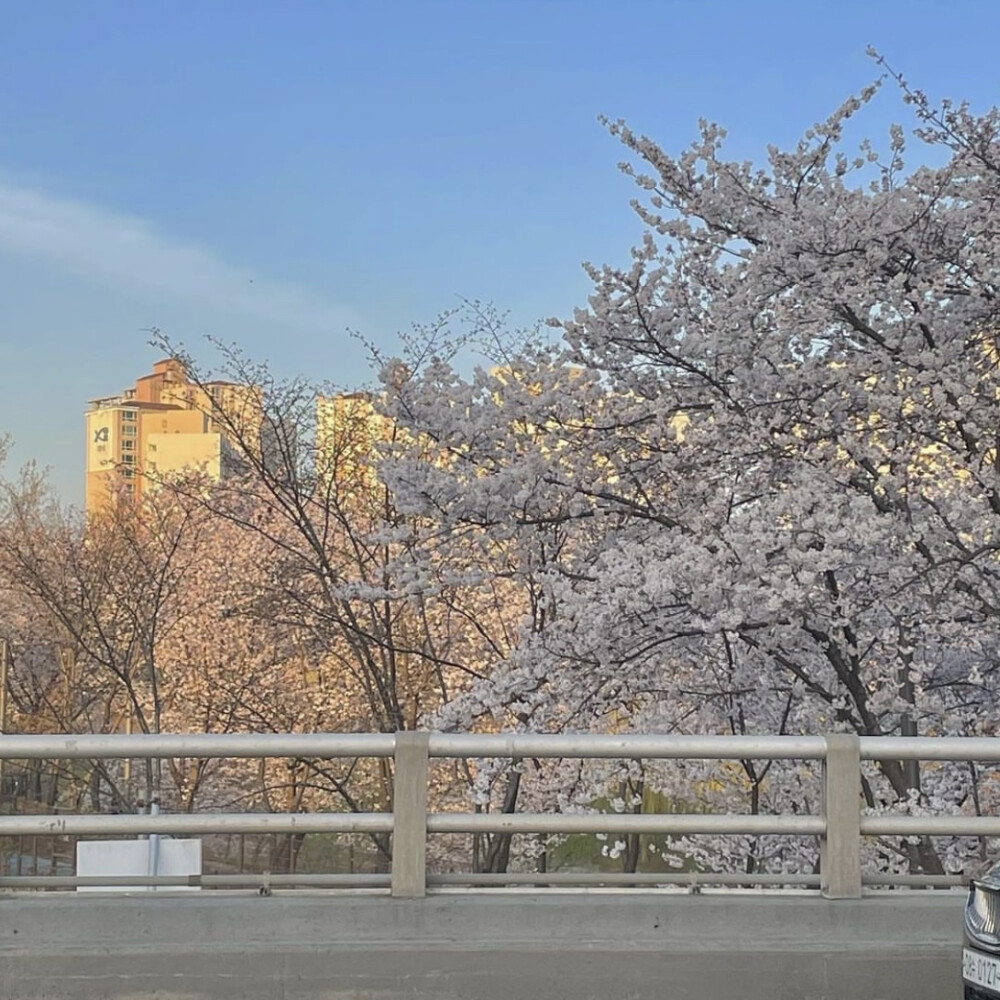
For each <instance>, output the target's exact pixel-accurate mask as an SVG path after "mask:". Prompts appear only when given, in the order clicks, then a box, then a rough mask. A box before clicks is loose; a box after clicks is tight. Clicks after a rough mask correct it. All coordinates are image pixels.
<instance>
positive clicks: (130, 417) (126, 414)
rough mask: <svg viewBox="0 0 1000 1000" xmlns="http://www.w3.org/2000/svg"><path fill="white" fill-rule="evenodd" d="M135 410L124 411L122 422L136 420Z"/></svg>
mask: <svg viewBox="0 0 1000 1000" xmlns="http://www.w3.org/2000/svg"><path fill="white" fill-rule="evenodd" d="M135 418H136V412H135V410H122V420H135Z"/></svg>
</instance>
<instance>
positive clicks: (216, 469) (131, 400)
mask: <svg viewBox="0 0 1000 1000" xmlns="http://www.w3.org/2000/svg"><path fill="white" fill-rule="evenodd" d="M220 410H225V411H226V413H227V414H234V413H239V414H245V415H253V414H257V426H258V428H259V426H260V418H259V407H256V406H254V394H253V392H252V391H251V390H248V389H247V388H246V387H245V386H239V385H236V384H235V383H232V382H209V383H207V384H206V385H205V387H204V388H200V387H199V386H197V385H194V384H193V383H192V382H191V381H190V380H189V379H188V377H187V373H186V372H185V369H184V365H183V363H182V362H181V361H179V360H177V359H176V358H167V359H164V360H162V361H157V362H156V363H155V364H154V365H153V371H152V372H151V373H150V374H148V375H143V376H141V377H140V378H137V379H136V381H135V385H134V386H133V387H132V388H130V389H126V390H125V391H124V392H123V393H121V394H120V395H118V396H106V397H103V398H100V399H94V400H91V402H90V406H89V409H88V410H87V413H86V418H85V419H86V429H87V463H86V498H85V503H86V509H87V512H88V513H94V512H97V511H99V510H100V509H101V507H102V506H103V505H104V504H105V503H107V500H108V497H109V495H110V492H111V490H112V489H114V488H116V487H120V485H121V484H125V485H126V486H127V487H128V488H129V489H131V491H132V492H133V494H134V496H136V497H137V498H138V497H140V496H141V495H142V494H143V492H144V491H145V490H147V489H149V488H150V487H151V486H152V485H153V484H154V483H155V481H156V480H157V479H158V478H159V477H162V476H169V475H172V474H177V473H181V472H191V471H198V472H202V473H204V474H205V475H207V476H209V477H210V478H213V479H220V478H222V477H223V476H225V475H226V473H227V471H228V466H229V465H230V464H231V463H230V462H229V461H228V459H229V456H230V454H231V449H230V446H229V443H228V441H227V439H226V436H225V435H224V434H223V432H222V428H221V426H220V425H219V422H218V420H217V419H213V413H214V414H216V415H218V413H219V411H220Z"/></svg>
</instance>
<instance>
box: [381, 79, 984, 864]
mask: <svg viewBox="0 0 1000 1000" xmlns="http://www.w3.org/2000/svg"><path fill="white" fill-rule="evenodd" d="M886 73H887V75H888V76H889V77H893V74H892V73H891V72H890V71H889V70H886ZM895 81H896V83H897V84H898V85H899V87H900V89H901V93H902V95H903V98H904V101H905V103H906V105H907V106H908V107H909V109H910V110H911V111H913V112H915V115H916V122H915V128H914V129H913V132H912V136H911V137H910V138H909V139H908V138H907V135H906V133H905V131H904V129H903V128H902V127H899V126H894V127H893V128H892V129H891V130H890V133H889V137H888V140H887V143H886V150H885V152H884V153H881V152H877V151H876V145H875V144H871V143H868V142H862V143H861V144H860V146H858V147H857V148H855V149H851V148H849V147H848V145H847V143H846V140H845V138H844V133H845V129H846V128H847V126H848V123H849V122H850V120H851V119H852V118H854V116H855V115H857V114H859V113H860V112H861V111H862V110H863V109H864V107H865V105H866V104H867V103H868V102H870V101H871V100H873V99H874V98H875V97H876V95H877V94H878V92H879V90H880V88H881V86H882V83H883V80H879V81H878V82H877V83H876V84H875V85H873V86H871V87H868V88H865V89H864V90H863V91H862V92H861V94H860V95H859V96H857V97H853V98H850V99H849V100H848V101H847V102H845V103H844V104H843V105H842V106H841V107H840V108H839V109H838V110H837V111H835V112H834V113H833V114H832V115H831V116H830V117H829V118H827V119H825V120H823V121H821V122H819V123H818V124H816V125H815V126H814V127H813V128H811V129H809V130H808V131H807V132H806V134H805V136H804V137H803V139H802V140H801V141H800V142H799V143H798V144H797V145H796V146H795V147H794V148H792V149H790V150H781V149H778V148H776V147H772V148H770V149H769V150H768V154H767V160H766V163H765V164H764V165H762V166H756V165H754V164H751V163H747V162H737V161H731V160H727V159H726V158H725V156H724V152H723V141H724V138H725V132H724V130H723V129H721V128H720V127H718V126H716V125H713V124H710V123H707V122H703V123H702V125H701V128H700V135H699V138H698V139H697V141H696V142H695V143H694V144H693V145H692V146H691V147H690V148H689V149H687V150H685V151H684V152H682V153H681V154H680V155H677V156H672V155H670V154H669V153H667V152H666V151H665V150H664V149H663V148H662V147H661V146H659V145H658V144H657V143H655V142H654V141H653V140H651V139H649V138H646V137H644V136H642V135H640V134H638V133H636V132H633V131H632V129H631V128H630V127H629V126H628V125H626V124H625V123H624V122H621V121H606V122H605V124H606V126H607V128H608V130H609V131H610V133H611V134H612V135H613V136H615V137H617V138H618V139H619V140H620V141H621V142H622V144H623V145H624V147H625V149H626V152H627V154H628V156H629V159H628V161H627V162H626V163H625V164H623V169H624V170H625V172H626V173H628V174H629V175H630V176H632V177H634V179H635V180H636V183H637V185H638V187H639V190H640V197H639V198H638V199H637V200H636V201H635V202H634V207H635V210H636V212H637V213H638V215H639V217H640V219H641V220H642V222H643V224H644V226H645V229H646V232H645V235H644V237H643V239H642V242H641V243H640V245H639V246H638V247H636V248H635V249H634V250H633V251H632V255H631V262H630V263H629V265H628V266H626V267H612V266H605V267H596V266H591V265H588V266H587V269H588V273H589V274H590V276H591V278H592V280H593V282H594V291H593V293H592V295H591V297H590V300H589V304H588V306H587V307H586V308H584V309H580V310H578V311H577V312H576V313H575V315H574V316H573V317H572V318H571V319H570V320H568V321H566V322H564V323H561V324H560V326H561V329H562V332H563V338H564V339H563V344H562V345H561V346H560V347H558V348H555V349H553V348H550V347H546V346H544V345H535V346H532V345H527V346H526V348H525V349H524V350H522V351H521V352H520V353H519V355H518V357H517V358H516V359H514V361H513V363H512V365H511V367H512V369H513V370H515V371H517V373H518V377H517V378H516V379H510V378H509V377H506V376H505V375H504V373H503V372H497V371H489V370H485V369H481V370H478V371H477V372H476V373H475V374H474V376H473V377H472V378H471V379H467V378H463V377H461V376H460V375H459V374H458V372H457V371H456V370H455V369H454V368H453V366H452V365H450V364H448V363H447V362H446V361H444V360H442V361H436V362H432V363H430V364H427V365H425V366H424V368H423V369H422V370H421V371H419V372H416V373H414V374H413V377H411V378H410V379H409V380H407V381H405V382H399V381H398V380H395V381H394V380H393V379H391V378H390V379H387V387H388V388H389V389H390V390H391V392H392V394H393V403H392V407H391V412H392V414H393V417H394V419H396V420H397V421H399V422H400V424H401V425H403V426H405V427H406V428H407V429H408V431H409V432H410V433H412V434H422V435H425V436H427V437H428V438H430V439H433V440H435V441H436V442H438V443H439V444H440V446H441V447H443V448H445V449H447V451H448V453H449V454H450V455H452V456H453V459H454V460H453V461H452V462H450V463H448V464H446V465H443V466H440V467H435V468H429V467H426V466H425V467H420V466H419V465H418V464H417V463H412V462H411V463H399V464H397V465H396V466H395V469H394V471H393V473H392V479H391V485H392V486H393V489H394V490H395V491H396V494H397V495H398V496H403V495H406V496H408V498H409V503H411V504H412V505H413V509H414V510H415V511H419V512H420V514H421V515H422V516H424V517H427V518H430V519H433V520H434V522H435V523H436V525H437V530H438V531H439V532H444V531H448V532H451V533H452V535H454V536H465V539H466V540H465V545H466V548H470V547H471V546H472V544H473V542H472V539H481V540H482V541H480V542H479V543H478V544H480V545H481V546H488V545H490V544H497V545H500V544H502V545H503V546H505V551H506V553H507V554H508V557H509V558H510V559H511V560H512V562H513V563H514V564H515V565H516V566H517V572H518V573H519V574H520V575H521V578H522V579H524V580H527V579H528V578H529V577H530V578H532V579H533V580H535V581H536V582H537V584H538V585H539V597H538V601H539V603H540V605H541V606H542V607H544V609H545V620H544V623H543V626H542V627H540V628H539V627H537V624H538V619H537V618H533V619H531V620H530V621H526V624H525V627H524V628H523V629H522V634H521V636H520V637H519V640H518V642H517V644H516V647H515V649H514V651H513V652H512V654H511V655H510V656H509V657H507V658H506V660H505V661H504V663H503V664H500V665H498V667H497V668H496V669H494V670H493V671H491V673H490V676H489V677H488V679H487V680H486V681H485V682H484V683H481V684H478V685H476V686H474V687H473V689H472V691H471V692H470V693H469V694H468V695H467V696H465V697H463V698H460V699H458V700H457V701H456V702H455V703H454V704H453V705H452V706H451V708H450V710H449V711H450V712H451V714H452V716H453V717H454V718H458V719H461V721H462V722H463V723H464V724H468V723H469V722H470V721H472V720H473V719H475V718H479V717H482V716H483V715H484V714H486V715H490V716H492V717H494V718H500V719H503V720H504V721H505V722H506V723H510V722H511V721H512V720H516V723H517V724H518V725H521V726H525V727H529V728H539V729H545V730H558V729H562V728H567V727H570V728H575V729H583V730H586V729H590V728H598V729H603V730H607V729H611V730H615V731H618V730H630V731H649V730H652V731H665V732H683V731H711V732H741V733H743V732H746V733H780V732H795V733H800V732H827V731H834V730H846V731H850V732H855V733H859V734H871V735H892V734H903V735H906V734H914V733H928V734H933V733H956V734H977V733H989V734H992V733H993V732H994V731H995V726H996V721H997V717H996V711H995V708H994V706H995V704H996V698H995V695H996V677H997V640H996V628H995V625H996V618H997V612H998V609H1000V592H998V586H997V584H998V569H1000V564H998V559H997V554H998V548H997V546H998V541H997V539H998V532H997V527H998V523H1000V522H998V516H1000V492H998V488H997V487H998V485H1000V484H998V472H1000V461H998V444H1000V442H998V430H997V428H998V427H1000V373H998V367H997V362H998V359H1000V352H998V344H997V331H998V329H1000V324H998V316H997V309H998V304H997V303H998V299H997V281H998V277H997V271H996V263H995V262H996V260H997V259H998V253H997V251H998V246H997V243H998V235H997V234H998V233H1000V226H998V219H997V217H996V208H995V206H996V205H997V204H998V195H1000V134H998V129H1000V112H998V111H997V110H996V109H993V110H990V111H989V112H987V113H986V114H984V115H981V116H977V115H975V114H973V112H972V111H971V110H970V109H969V108H968V107H967V106H966V105H964V104H961V105H955V104H952V103H949V102H943V103H942V104H941V105H940V106H937V107H935V106H934V105H932V104H931V102H930V101H929V100H928V99H927V98H926V97H925V96H924V95H923V94H922V93H921V92H919V91H915V90H913V89H911V88H910V87H909V86H908V84H906V82H905V81H904V80H902V79H901V78H899V77H895ZM914 143H915V147H914V148H913V149H912V150H911V148H910V147H911V145H913V144H914ZM910 157H913V158H914V160H915V162H917V163H919V162H920V159H921V158H923V159H926V160H928V161H931V160H934V161H936V162H941V161H942V160H943V161H944V162H943V165H941V166H936V167H930V166H916V167H913V168H909V169H908V167H907V162H906V161H907V159H908V158H910ZM393 370H395V369H393ZM524 428H530V436H531V440H530V442H529V443H528V444H527V445H526V444H525V440H524V435H523V429H524ZM556 526H558V527H559V529H560V532H561V537H562V541H561V542H560V545H559V547H558V549H557V550H550V553H549V555H550V558H549V559H548V560H547V561H546V563H545V565H544V567H543V568H542V569H541V570H540V571H538V570H536V569H535V567H534V565H533V563H532V556H533V553H534V552H535V549H534V540H535V537H536V533H538V532H545V531H550V530H552V529H553V528H554V527H556ZM968 779H969V773H968V772H967V771H965V772H960V771H958V770H956V768H952V767H951V766H948V767H940V768H936V769H933V770H932V769H925V770H924V772H923V773H920V772H918V770H917V769H916V768H915V767H913V766H910V765H906V764H903V763H900V762H893V761H887V762H884V763H882V764H881V765H880V766H879V767H878V768H877V769H873V770H872V771H871V772H869V773H866V781H865V795H866V798H867V799H868V804H869V806H870V807H871V808H876V809H877V808H882V807H885V806H887V805H896V804H899V803H902V804H903V806H904V807H912V808H922V807H926V805H927V804H928V803H933V804H934V805H935V806H936V807H942V808H966V809H980V808H982V796H983V794H984V793H985V794H988V793H987V784H986V783H983V782H982V781H980V780H977V781H976V782H970V781H969V780H968ZM675 787H677V788H678V789H679V788H680V786H675ZM796 788H798V791H795V789H796ZM727 794H729V795H730V796H732V795H738V797H739V798H741V799H742V800H743V801H744V802H745V804H746V805H747V806H748V807H749V808H752V809H759V808H763V807H764V806H765V800H766V799H768V798H771V797H772V796H777V798H778V799H781V800H782V801H784V802H785V804H786V805H787V800H788V797H789V796H793V797H794V798H793V801H794V802H795V805H796V806H797V807H806V806H808V805H809V803H810V800H811V801H812V804H813V805H815V785H814V783H813V784H812V785H810V783H809V781H806V780H804V779H803V776H802V774H801V773H791V774H790V775H786V776H785V777H783V778H780V780H779V778H778V776H777V772H776V771H772V772H771V773H768V774H765V773H764V772H763V771H762V770H761V769H760V767H759V765H755V764H754V762H750V761H745V762H742V763H741V765H740V772H739V774H738V780H737V778H735V777H734V778H733V780H732V781H730V782H729V783H728V791H727ZM879 849H880V850H884V851H885V852H887V856H886V858H885V859H884V861H885V863H887V864H896V863H899V864H905V865H908V866H909V867H910V868H911V869H913V870H923V871H928V872H931V871H940V870H942V854H941V852H940V850H937V849H935V846H934V845H932V844H930V843H929V842H926V841H925V842H922V843H920V844H886V845H881V846H880V848H879ZM738 851H739V852H743V853H744V854H745V855H746V856H751V855H752V856H754V857H756V858H757V859H758V860H759V861H760V862H761V863H763V864H766V863H768V862H767V857H766V852H763V853H761V852H760V851H758V849H757V848H756V847H755V846H754V845H753V844H746V843H744V844H742V845H739V848H738ZM755 851H757V854H756V855H755V854H754V852H755ZM754 863H756V862H754Z"/></svg>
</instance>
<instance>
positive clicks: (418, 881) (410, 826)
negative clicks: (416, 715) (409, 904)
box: [392, 733, 430, 898]
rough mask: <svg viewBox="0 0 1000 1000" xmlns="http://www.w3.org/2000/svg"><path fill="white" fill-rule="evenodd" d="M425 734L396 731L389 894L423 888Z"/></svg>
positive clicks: (416, 893)
mask: <svg viewBox="0 0 1000 1000" xmlns="http://www.w3.org/2000/svg"><path fill="white" fill-rule="evenodd" d="M429 747H430V734H429V733H396V759H395V765H396V766H395V774H394V776H393V782H392V894H393V895H394V896H401V897H410V898H414V897H419V896H423V895H424V894H425V893H426V891H427V759H428V749H429Z"/></svg>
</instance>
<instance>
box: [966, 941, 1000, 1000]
mask: <svg viewBox="0 0 1000 1000" xmlns="http://www.w3.org/2000/svg"><path fill="white" fill-rule="evenodd" d="M962 978H963V979H964V980H965V981H966V982H967V983H973V984H974V985H976V986H985V987H986V988H987V989H988V990H992V991H993V992H995V993H996V995H997V996H998V997H1000V958H994V957H993V956H992V955H984V954H983V953H982V952H979V951H973V950H972V949H971V948H963V949H962Z"/></svg>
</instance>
